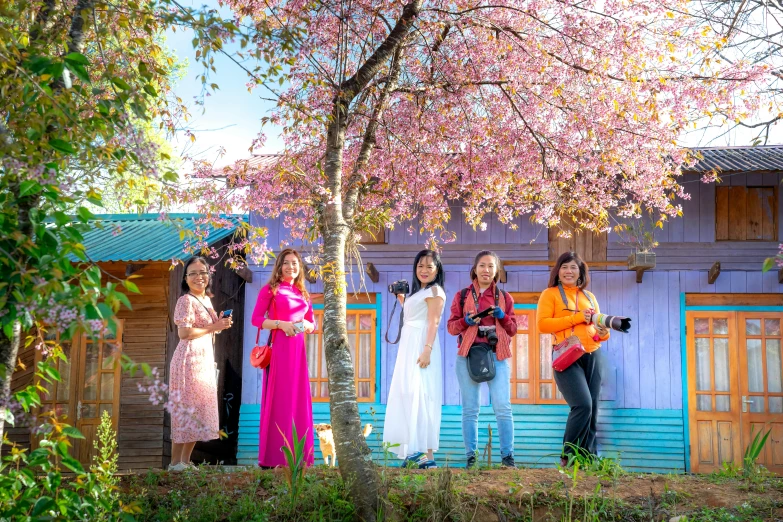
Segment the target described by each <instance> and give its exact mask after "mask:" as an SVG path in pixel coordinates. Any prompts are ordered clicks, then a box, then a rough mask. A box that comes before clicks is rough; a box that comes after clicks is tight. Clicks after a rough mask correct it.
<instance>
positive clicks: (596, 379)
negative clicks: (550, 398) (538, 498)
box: [554, 348, 603, 455]
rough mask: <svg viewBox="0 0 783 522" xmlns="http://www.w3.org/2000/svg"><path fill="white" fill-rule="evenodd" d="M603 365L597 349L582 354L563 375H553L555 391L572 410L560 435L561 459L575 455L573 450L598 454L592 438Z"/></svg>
mask: <svg viewBox="0 0 783 522" xmlns="http://www.w3.org/2000/svg"><path fill="white" fill-rule="evenodd" d="M602 364H603V354H602V353H601V349H600V348H599V349H598V350H596V351H594V352H592V353H586V354H584V355H583V356H582V357H580V358H579V360H577V361H576V362H575V363H574V364H572V365H571V366H569V367H568V368H566V370H565V371H563V372H558V371H555V372H554V374H555V382H556V383H557V387H558V388H559V389H560V393H562V394H563V397H564V398H565V400H566V402H567V403H568V405H569V406H571V412H570V413H569V414H568V422H566V429H565V434H564V435H563V454H564V455H570V454H573V453H575V450H574V446H576V447H578V448H580V449H581V450H584V451H586V452H587V453H589V454H591V455H597V454H598V450H597V447H596V436H595V434H596V426H597V424H598V397H599V395H600V393H601V366H602Z"/></svg>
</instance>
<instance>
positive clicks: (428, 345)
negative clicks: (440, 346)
mask: <svg viewBox="0 0 783 522" xmlns="http://www.w3.org/2000/svg"><path fill="white" fill-rule="evenodd" d="M424 347H425V348H429V349H430V350H432V345H431V344H425V345H424Z"/></svg>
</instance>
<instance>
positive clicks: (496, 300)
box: [470, 285, 568, 313]
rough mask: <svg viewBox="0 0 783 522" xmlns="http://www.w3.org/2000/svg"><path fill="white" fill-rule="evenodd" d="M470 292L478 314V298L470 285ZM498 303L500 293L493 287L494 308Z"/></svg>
mask: <svg viewBox="0 0 783 522" xmlns="http://www.w3.org/2000/svg"><path fill="white" fill-rule="evenodd" d="M470 292H471V293H472V294H473V302H474V303H476V313H478V312H480V311H481V310H479V298H478V294H477V293H476V287H474V286H473V285H470ZM499 301H500V291H499V290H498V285H495V306H497V305H498V302H499ZM566 306H568V305H566Z"/></svg>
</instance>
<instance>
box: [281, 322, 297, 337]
mask: <svg viewBox="0 0 783 522" xmlns="http://www.w3.org/2000/svg"><path fill="white" fill-rule="evenodd" d="M278 329H280V330H283V332H285V335H286V336H287V337H293V336H294V335H296V334H297V331H296V328H294V323H292V322H291V321H280V326H278Z"/></svg>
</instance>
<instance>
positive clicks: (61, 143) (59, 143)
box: [49, 138, 76, 154]
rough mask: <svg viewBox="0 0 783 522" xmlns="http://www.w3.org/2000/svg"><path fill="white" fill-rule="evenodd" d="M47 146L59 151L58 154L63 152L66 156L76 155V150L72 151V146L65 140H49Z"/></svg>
mask: <svg viewBox="0 0 783 522" xmlns="http://www.w3.org/2000/svg"><path fill="white" fill-rule="evenodd" d="M49 146H50V147H52V148H53V149H54V150H59V151H60V152H64V153H66V154H76V149H74V148H73V146H72V145H71V144H70V143H68V142H67V141H65V140H60V139H57V138H52V139H51V140H49Z"/></svg>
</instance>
